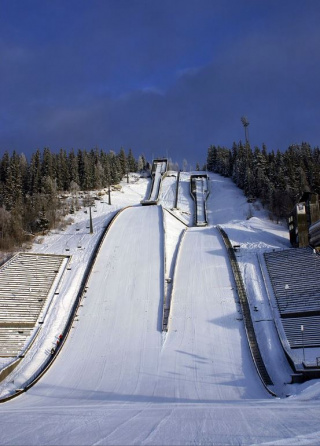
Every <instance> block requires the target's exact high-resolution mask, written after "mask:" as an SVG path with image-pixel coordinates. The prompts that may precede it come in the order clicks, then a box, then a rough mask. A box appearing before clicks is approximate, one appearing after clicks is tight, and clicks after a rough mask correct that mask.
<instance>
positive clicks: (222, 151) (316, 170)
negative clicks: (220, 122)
mask: <svg viewBox="0 0 320 446" xmlns="http://www.w3.org/2000/svg"><path fill="white" fill-rule="evenodd" d="M207 169H208V170H209V171H211V172H216V173H219V174H221V175H223V176H226V177H230V178H232V180H233V181H234V183H235V184H236V185H237V186H238V187H239V188H240V189H243V191H244V193H245V195H246V196H247V197H248V198H250V199H254V198H258V199H260V200H261V202H262V204H263V206H266V207H267V208H268V209H269V210H270V211H271V212H272V214H274V215H275V216H276V217H277V218H281V217H286V216H288V214H289V213H290V211H291V210H292V208H293V206H294V204H295V203H297V201H298V199H299V197H300V196H301V195H302V193H303V192H305V191H309V192H315V193H318V194H319V193H320V149H319V148H318V147H316V148H313V149H312V148H311V147H310V145H309V144H307V143H302V144H301V145H291V146H290V147H289V148H288V149H287V150H286V151H285V152H280V151H277V152H276V153H275V152H274V151H272V152H267V149H266V147H265V146H264V145H263V147H262V149H260V148H258V147H255V148H254V150H252V149H251V148H250V145H249V144H246V145H242V143H239V144H236V143H234V144H233V147H232V149H231V150H230V149H227V148H224V147H219V146H218V147H216V146H211V147H209V149H208V156H207Z"/></svg>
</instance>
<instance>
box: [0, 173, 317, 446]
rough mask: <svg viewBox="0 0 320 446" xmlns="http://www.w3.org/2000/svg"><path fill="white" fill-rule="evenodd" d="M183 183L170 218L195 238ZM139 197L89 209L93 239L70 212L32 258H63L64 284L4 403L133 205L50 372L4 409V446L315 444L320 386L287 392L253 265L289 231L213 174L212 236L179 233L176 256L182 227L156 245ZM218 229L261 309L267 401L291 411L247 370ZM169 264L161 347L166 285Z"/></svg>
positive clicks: (129, 190)
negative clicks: (68, 267)
mask: <svg viewBox="0 0 320 446" xmlns="http://www.w3.org/2000/svg"><path fill="white" fill-rule="evenodd" d="M189 177H190V174H187V173H181V183H180V185H179V202H178V208H179V210H177V211H175V213H176V215H180V216H181V217H182V218H183V219H184V220H186V221H187V223H189V225H192V223H193V212H194V202H193V200H192V198H191V197H190V195H189V186H190V183H189ZM132 180H133V178H132ZM175 181H176V178H175V177H173V176H172V177H166V178H165V179H164V180H163V182H162V186H161V191H160V204H162V205H163V206H164V207H167V208H169V209H171V208H172V206H173V201H174V197H175V185H176V183H175ZM147 185H148V181H147V180H144V179H139V180H138V179H137V178H135V179H134V182H131V183H130V184H126V183H125V182H124V183H122V192H115V193H113V194H112V195H113V200H114V203H115V204H113V205H111V206H108V205H106V204H105V203H97V204H96V211H97V212H96V214H95V213H93V221H94V234H93V235H90V234H88V231H87V215H86V214H84V213H83V211H81V210H80V211H79V212H77V213H76V214H75V215H74V217H73V218H74V223H73V224H72V225H70V226H69V227H68V228H67V229H66V231H65V232H64V233H61V232H58V233H56V234H55V233H52V234H51V235H49V236H46V237H43V241H42V244H35V245H34V251H36V252H48V253H49V252H52V253H64V252H65V250H66V247H68V248H69V250H70V251H68V252H70V253H71V254H72V262H71V264H72V271H71V272H70V273H69V274H66V275H65V277H64V281H63V283H62V284H61V290H60V295H59V298H58V299H57V301H56V302H55V304H54V305H52V308H51V309H50V312H49V314H48V316H47V321H46V323H45V324H44V326H43V328H42V330H40V333H39V335H38V338H37V340H36V342H35V344H34V345H33V346H32V348H31V349H30V351H29V352H28V354H27V355H26V358H25V359H24V360H23V361H22V362H21V363H20V365H19V366H18V367H17V368H16V369H15V371H14V372H13V373H12V374H11V375H10V376H9V377H8V378H7V379H5V380H4V381H3V382H2V383H0V394H2V395H4V394H6V392H8V391H12V390H14V388H16V387H19V386H20V385H23V382H24V381H25V380H26V379H27V378H28V377H29V376H30V375H32V373H34V371H35V370H36V369H37V368H38V367H39V365H40V364H41V363H42V362H43V360H44V359H45V358H46V354H47V353H46V352H48V349H50V346H51V345H52V342H53V340H54V339H56V338H55V337H56V336H57V334H59V332H60V330H61V327H62V326H63V324H64V323H65V320H66V317H67V314H68V311H69V310H70V308H71V305H72V302H73V300H74V297H75V295H76V292H77V289H78V287H79V284H80V281H81V277H82V274H83V272H84V269H85V265H86V262H87V261H88V260H89V258H90V255H91V252H92V250H93V248H94V245H95V243H96V241H97V239H98V236H99V234H100V233H101V231H102V230H103V227H104V226H105V225H106V223H107V221H108V220H109V219H110V218H111V216H112V215H113V213H114V212H115V211H116V210H117V209H120V208H123V207H124V206H127V205H134V206H135V207H131V208H129V209H127V210H124V211H123V212H122V213H121V214H120V215H119V216H118V217H117V218H116V220H115V222H114V223H113V225H112V226H111V228H110V230H109V232H108V235H107V236H106V238H105V240H104V242H103V245H102V247H101V249H100V252H99V255H98V257H97V259H96V262H95V265H94V268H93V270H92V273H91V276H90V278H89V282H88V291H87V297H86V298H85V299H83V301H82V303H83V307H81V308H80V309H79V312H78V320H77V321H75V322H74V328H73V329H72V331H71V334H70V336H69V337H68V339H67V340H66V343H65V345H64V347H63V349H62V350H61V352H60V354H59V355H58V357H57V358H56V360H55V362H54V364H53V366H52V367H51V368H50V370H49V371H48V372H47V373H46V374H45V376H44V377H43V378H42V379H41V380H40V381H39V382H38V383H37V384H36V385H35V386H34V387H32V388H31V389H30V390H29V391H28V392H27V393H26V394H23V395H21V396H19V397H18V398H16V399H14V400H12V401H10V402H8V403H5V404H1V405H0V425H1V429H0V444H10V445H11V444H17V445H18V444H19V445H20V444H21V445H22V444H25V445H30V444H31V445H40V444H41V445H42V444H56V445H60V444H61V445H65V444H69V445H74V444H79V445H80V444H84V445H85V444H95V445H101V444H110V445H116V444H118V445H127V444H128V445H129V444H143V445H149V444H150V445H160V444H161V445H198V444H199V445H204V444H205V445H211V444H212V445H214V444H217V445H227V444H228V445H253V444H264V445H267V444H270V445H285V444H292V445H298V444H299V445H303V444H305V445H311V444H312V445H314V444H320V441H319V419H320V408H319V405H318V401H317V400H318V399H319V395H320V388H319V383H318V382H310V383H304V384H303V385H298V384H295V385H289V384H287V383H288V382H289V379H290V370H289V368H288V365H287V362H286V359H285V357H284V354H283V352H282V348H281V346H280V344H279V341H278V339H277V336H276V334H275V330H274V327H273V324H272V323H271V322H272V321H270V319H271V312H270V308H269V306H268V298H267V296H266V292H265V289H264V285H263V280H262V276H261V272H260V271H261V270H260V266H259V254H260V253H261V252H264V251H265V250H272V249H284V248H288V247H289V241H288V232H287V229H286V228H285V227H284V226H281V225H276V224H275V223H273V222H271V221H270V220H269V219H268V217H267V213H266V211H264V210H263V209H262V207H261V206H260V207H259V204H258V203H257V204H255V207H252V206H251V205H249V204H248V203H247V202H246V199H245V197H244V195H243V194H242V192H241V191H239V189H237V188H236V187H235V185H234V184H233V183H232V182H231V181H230V180H229V179H226V178H222V177H220V176H218V175H214V174H210V191H211V193H210V196H209V199H208V202H207V209H208V221H209V226H208V227H206V228H189V229H188V230H187V232H186V234H185V236H184V237H183V239H182V244H181V246H180V249H179V251H177V249H176V247H177V243H178V242H179V241H180V239H181V234H182V231H183V229H184V226H183V225H182V224H180V223H179V222H177V221H176V220H175V219H174V217H172V216H170V214H168V215H164V218H165V225H164V227H165V231H166V233H165V236H164V234H163V232H162V228H163V222H162V218H163V216H162V212H161V208H160V207H155V206H151V207H140V206H136V205H137V204H138V203H139V201H140V199H142V198H143V197H144V196H145V194H146V190H147ZM252 215H253V217H251V218H249V219H248V220H247V219H246V218H247V217H248V216H252ZM216 224H220V225H222V226H223V228H224V229H225V230H226V232H227V233H228V235H229V237H230V239H231V241H232V243H234V244H240V246H241V249H240V253H239V254H238V255H237V256H238V262H239V265H240V269H241V271H242V274H243V277H244V279H245V283H246V286H247V292H248V298H249V301H250V305H251V307H256V308H257V311H256V312H255V313H254V323H255V327H256V330H257V337H258V340H259V345H260V347H261V350H262V354H263V357H264V360H265V363H266V365H267V368H268V370H269V372H270V375H271V376H272V379H273V380H274V382H275V386H274V387H275V390H277V393H278V394H279V395H280V396H285V395H287V394H291V395H293V396H292V397H290V398H286V399H285V398H284V399H279V398H278V399H275V398H272V397H271V396H270V395H269V394H268V393H267V392H266V390H265V389H264V387H263V385H262V383H261V381H260V379H259V377H258V375H257V372H256V370H255V368H254V365H253V362H252V359H251V356H250V352H249V347H248V343H247V340H246V335H245V330H244V326H243V321H242V318H241V314H240V313H239V304H238V302H237V296H236V294H235V291H234V284H233V279H232V276H231V271H230V266H229V263H228V259H227V255H226V251H225V248H224V246H223V243H222V241H221V239H220V236H219V234H218V232H217V231H216V229H215V228H214V225H216ZM75 228H77V229H79V230H78V231H76V230H75ZM164 241H166V247H164ZM79 246H81V247H79ZM177 254H178V255H177ZM164 255H166V262H165V263H166V264H165V265H164ZM174 265H175V270H174V274H173V275H174V280H173V284H172V298H171V302H170V307H171V310H170V318H169V329H168V332H167V333H165V334H163V333H162V332H161V319H162V305H163V296H164V289H165V288H164V287H165V284H164V278H165V275H166V276H167V275H168V274H170V275H172V272H173V267H174ZM165 267H166V270H165V269H164V268H165ZM284 383H285V384H284Z"/></svg>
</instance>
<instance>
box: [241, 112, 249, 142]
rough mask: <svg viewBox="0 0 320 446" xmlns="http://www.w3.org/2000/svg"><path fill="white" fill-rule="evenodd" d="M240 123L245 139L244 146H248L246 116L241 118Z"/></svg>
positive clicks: (247, 122)
mask: <svg viewBox="0 0 320 446" xmlns="http://www.w3.org/2000/svg"><path fill="white" fill-rule="evenodd" d="M241 122H242V125H243V127H244V137H245V139H246V144H249V130H248V126H249V121H248V118H247V117H246V116H242V118H241Z"/></svg>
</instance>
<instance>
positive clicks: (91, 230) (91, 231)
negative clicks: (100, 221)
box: [89, 204, 93, 234]
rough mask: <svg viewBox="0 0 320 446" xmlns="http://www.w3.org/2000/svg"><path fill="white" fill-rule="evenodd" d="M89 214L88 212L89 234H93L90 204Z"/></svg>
mask: <svg viewBox="0 0 320 446" xmlns="http://www.w3.org/2000/svg"><path fill="white" fill-rule="evenodd" d="M89 214H90V234H93V224H92V215H91V204H90V206H89Z"/></svg>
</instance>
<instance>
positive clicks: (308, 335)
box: [264, 248, 320, 348]
mask: <svg viewBox="0 0 320 446" xmlns="http://www.w3.org/2000/svg"><path fill="white" fill-rule="evenodd" d="M264 256H265V260H266V265H267V269H268V272H269V276H270V279H271V283H272V287H273V291H274V294H275V298H276V303H277V306H278V310H279V313H280V317H281V321H282V325H283V327H284V331H285V333H286V336H287V339H288V341H289V344H290V347H291V348H301V347H302V346H304V347H316V346H320V330H319V328H320V326H319V323H320V281H319V273H320V256H319V255H318V253H316V252H315V251H314V250H313V249H311V248H299V249H287V250H283V251H275V252H270V253H265V255H264ZM301 325H303V326H304V332H303V334H302V332H301Z"/></svg>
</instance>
